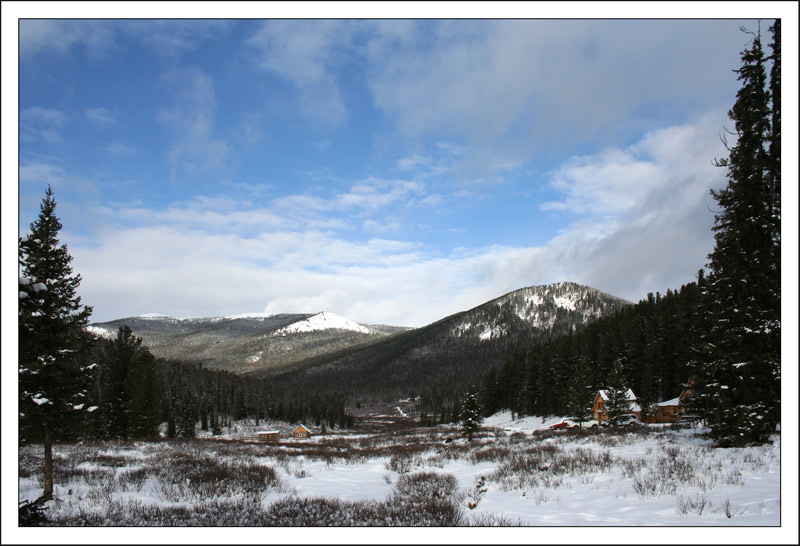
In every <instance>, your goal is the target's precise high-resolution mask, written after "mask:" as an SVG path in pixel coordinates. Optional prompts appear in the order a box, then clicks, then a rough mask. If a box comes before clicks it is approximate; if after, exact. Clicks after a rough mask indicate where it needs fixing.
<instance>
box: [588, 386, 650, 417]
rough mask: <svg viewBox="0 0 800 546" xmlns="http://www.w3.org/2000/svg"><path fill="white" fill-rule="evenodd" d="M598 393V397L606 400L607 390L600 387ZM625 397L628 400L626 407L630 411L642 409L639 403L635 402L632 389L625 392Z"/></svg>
mask: <svg viewBox="0 0 800 546" xmlns="http://www.w3.org/2000/svg"><path fill="white" fill-rule="evenodd" d="M598 394H599V395H600V398H602V399H603V402H608V391H607V390H605V389H601V390H600V392H599V393H598ZM625 397H626V398H627V399H628V400H630V404H629V405H628V408H629V409H630V410H631V411H633V412H636V411H642V408H641V407H640V406H639V404H637V403H636V395H635V394H633V389H628V391H627V392H626V393H625Z"/></svg>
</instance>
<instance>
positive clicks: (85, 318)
mask: <svg viewBox="0 0 800 546" xmlns="http://www.w3.org/2000/svg"><path fill="white" fill-rule="evenodd" d="M55 208H56V202H55V199H54V198H53V191H52V189H51V188H49V187H48V188H47V192H46V194H45V198H44V199H43V200H42V204H41V207H40V212H39V217H38V218H37V220H36V221H35V222H33V223H32V224H31V226H30V228H31V232H30V234H28V235H27V236H25V237H24V238H21V239H20V241H19V268H20V271H19V302H20V303H19V324H18V327H19V412H20V430H21V433H22V435H23V436H24V437H28V438H30V439H32V440H34V441H40V442H42V444H43V446H44V491H43V493H42V499H44V500H49V499H51V498H52V495H53V458H52V444H53V442H54V441H55V440H57V439H58V438H59V437H63V436H68V435H70V434H73V435H74V432H75V427H76V426H78V425H80V424H81V420H82V419H81V418H82V417H84V416H85V415H84V414H85V412H89V411H93V410H94V409H96V407H95V406H93V405H91V399H90V396H91V392H92V383H93V369H94V367H95V365H94V364H89V363H88V362H87V360H86V359H87V358H89V355H90V350H89V348H90V344H91V337H90V336H88V335H87V334H86V332H85V331H84V328H85V327H86V326H87V325H88V322H89V316H90V315H91V312H92V308H91V307H87V306H85V305H82V304H81V298H80V297H79V296H78V295H77V289H78V286H79V285H80V282H81V276H80V275H73V274H72V266H71V265H70V262H71V261H72V256H70V255H69V252H68V251H67V247H66V245H62V244H60V243H59V240H58V232H59V231H60V230H61V227H62V226H61V222H60V221H59V219H58V217H57V216H56V215H55Z"/></svg>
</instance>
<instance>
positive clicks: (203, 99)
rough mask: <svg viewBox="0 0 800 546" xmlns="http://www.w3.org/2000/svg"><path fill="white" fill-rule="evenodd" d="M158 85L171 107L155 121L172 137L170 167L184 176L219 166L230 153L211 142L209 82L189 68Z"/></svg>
mask: <svg viewBox="0 0 800 546" xmlns="http://www.w3.org/2000/svg"><path fill="white" fill-rule="evenodd" d="M162 83H163V85H164V87H165V88H166V89H167V90H168V92H169V93H170V96H171V99H172V100H171V102H172V105H171V106H169V107H165V108H163V109H162V110H160V111H159V113H158V120H159V121H160V122H161V123H163V124H164V125H166V126H167V127H168V128H169V129H170V130H171V131H172V133H173V134H174V141H173V143H172V147H171V149H170V151H169V154H168V157H169V160H170V162H171V163H172V165H173V166H174V167H176V168H179V169H182V170H185V171H188V172H196V171H198V170H200V169H213V168H219V167H221V166H223V165H224V162H225V160H226V158H227V156H228V153H229V151H230V150H229V147H228V145H227V144H226V143H225V141H223V140H220V139H215V138H214V117H215V112H216V107H217V101H216V96H215V93H214V81H213V79H212V78H211V77H210V76H209V75H207V74H206V73H204V72H203V71H202V70H200V69H199V68H196V67H190V68H184V69H175V70H172V71H170V72H168V73H166V74H165V75H164V76H163V78H162Z"/></svg>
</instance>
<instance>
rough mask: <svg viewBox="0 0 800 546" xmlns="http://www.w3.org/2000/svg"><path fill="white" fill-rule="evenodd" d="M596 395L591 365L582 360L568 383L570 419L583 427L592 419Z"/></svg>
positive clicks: (567, 405)
mask: <svg viewBox="0 0 800 546" xmlns="http://www.w3.org/2000/svg"><path fill="white" fill-rule="evenodd" d="M596 393H597V390H596V389H595V387H594V385H593V384H592V376H591V370H590V368H589V363H588V362H587V360H586V359H585V358H580V359H579V360H578V363H577V367H576V368H575V370H574V372H573V373H572V375H571V377H570V379H569V382H568V386H567V396H568V398H567V403H566V409H567V414H568V415H569V417H571V418H572V419H574V420H575V421H576V422H577V423H578V424H579V425H581V426H583V423H585V422H586V421H591V419H592V402H593V401H594V397H595V395H596Z"/></svg>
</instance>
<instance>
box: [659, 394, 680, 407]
mask: <svg viewBox="0 0 800 546" xmlns="http://www.w3.org/2000/svg"><path fill="white" fill-rule="evenodd" d="M680 403H681V397H680V396H678V397H676V398H673V399H671V400H664V401H663V402H659V403H658V404H656V406H678V405H680Z"/></svg>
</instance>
